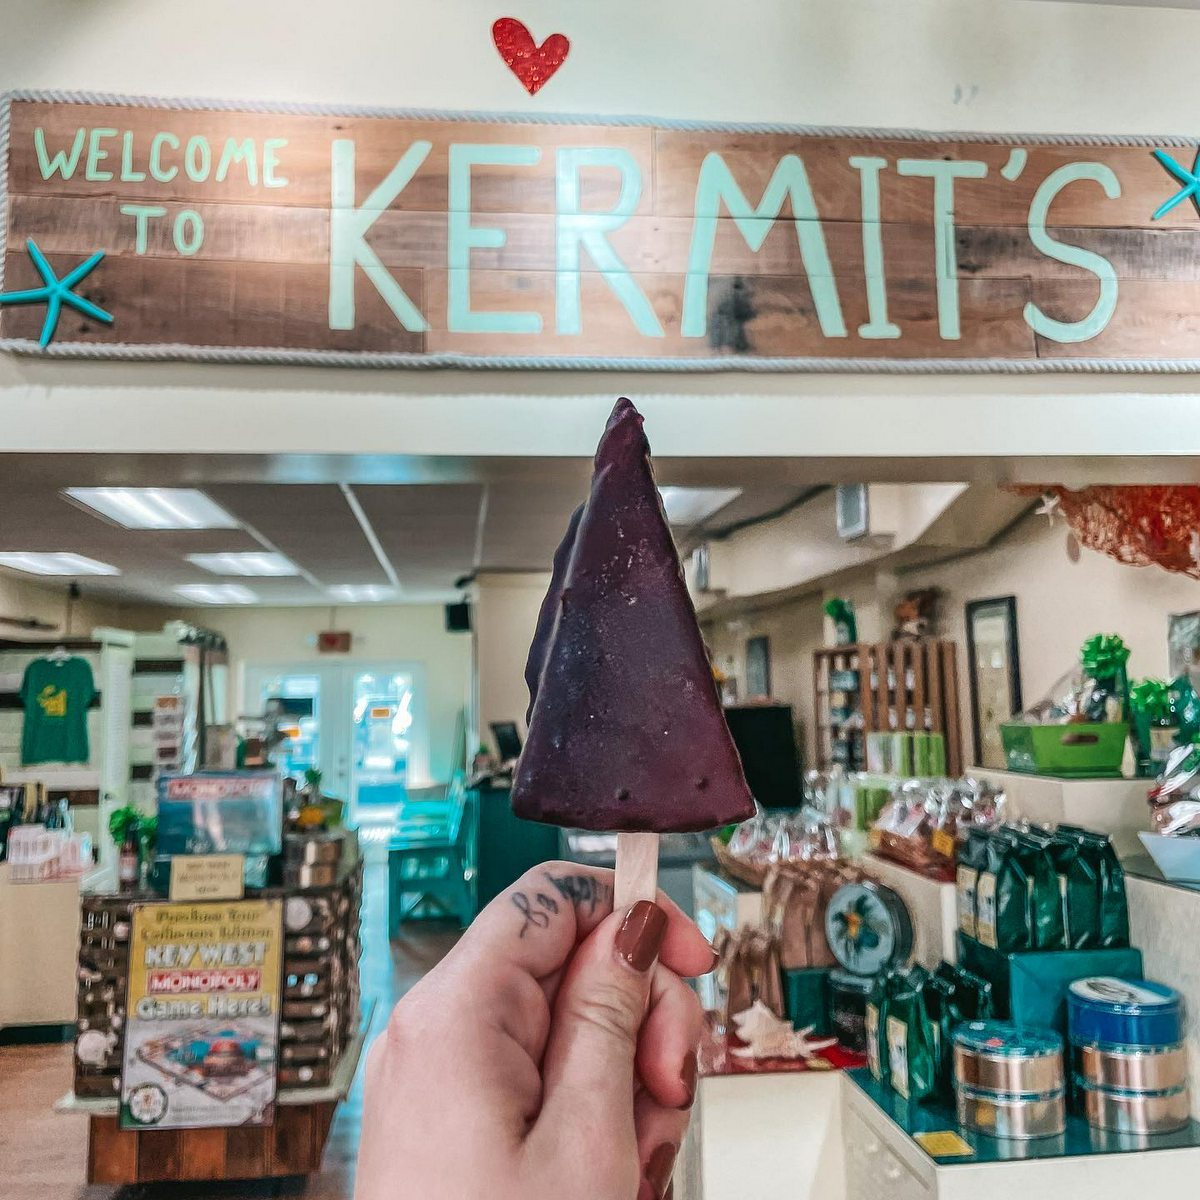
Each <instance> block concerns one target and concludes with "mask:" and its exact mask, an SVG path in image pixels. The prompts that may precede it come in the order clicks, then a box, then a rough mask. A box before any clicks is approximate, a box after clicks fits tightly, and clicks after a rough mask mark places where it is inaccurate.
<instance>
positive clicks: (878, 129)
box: [4, 88, 1197, 146]
mask: <svg viewBox="0 0 1200 1200" xmlns="http://www.w3.org/2000/svg"><path fill="white" fill-rule="evenodd" d="M4 95H5V99H6V100H7V101H11V100H29V101H35V102H39V103H44V104H111V105H125V106H132V107H139V106H142V107H144V106H150V107H154V108H165V109H171V110H174V111H184V112H186V111H192V112H195V111H199V112H252V113H280V114H283V115H287V116H309V117H384V118H392V119H396V120H405V121H474V122H477V123H479V124H482V125H578V124H580V123H583V124H587V125H605V126H612V127H615V128H632V127H646V126H652V127H657V128H662V129H671V130H679V131H682V132H694V133H776V134H789V135H793V136H797V137H867V138H879V139H882V140H887V139H897V140H902V141H934V142H942V141H972V142H979V143H981V144H984V145H1000V146H1008V145H1022V144H1029V145H1039V146H1164V145H1166V146H1195V145H1196V143H1197V139H1196V137H1194V136H1193V137H1187V136H1185V135H1183V134H1164V135H1162V136H1151V135H1147V134H1131V133H1115V134H1103V133H972V132H964V131H958V130H951V131H943V132H940V133H938V132H934V131H932V130H928V129H916V128H912V127H909V128H900V129H891V128H888V127H886V126H867V127H863V126H857V125H797V124H789V123H787V122H781V121H705V120H694V119H691V118H685V117H645V116H637V115H634V114H629V115H600V114H589V113H540V112H504V113H493V112H485V113H480V112H473V111H471V110H470V109H445V108H439V109H421V108H392V107H388V106H386V105H375V104H314V103H298V102H295V101H282V102H278V103H271V102H265V101H261V100H211V99H204V98H197V97H174V98H163V97H159V96H131V95H124V94H120V93H112V92H88V91H74V90H64V89H57V88H51V89H40V88H35V89H28V90H26V89H15V90H12V91H9V92H7V93H5V94H4Z"/></svg>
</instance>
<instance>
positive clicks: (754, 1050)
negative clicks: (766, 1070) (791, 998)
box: [730, 1000, 837, 1060]
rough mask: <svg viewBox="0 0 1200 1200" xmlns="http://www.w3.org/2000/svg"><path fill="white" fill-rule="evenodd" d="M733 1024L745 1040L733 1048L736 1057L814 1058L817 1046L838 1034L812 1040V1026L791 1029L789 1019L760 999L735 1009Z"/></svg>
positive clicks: (825, 1045) (822, 1046)
mask: <svg viewBox="0 0 1200 1200" xmlns="http://www.w3.org/2000/svg"><path fill="white" fill-rule="evenodd" d="M733 1024H734V1026H735V1027H736V1029H737V1035H738V1037H739V1038H740V1039H741V1040H742V1041H743V1042H745V1043H746V1045H745V1046H744V1047H741V1048H738V1049H735V1050H732V1051H731V1052H730V1053H732V1054H733V1055H734V1056H735V1057H737V1058H803V1059H806V1060H813V1059H815V1058H816V1054H817V1051H818V1050H824V1049H826V1048H828V1047H829V1046H834V1045H836V1044H837V1038H823V1039H821V1040H819V1041H812V1040H810V1038H809V1035H810V1034H811V1033H812V1031H813V1026H811V1025H809V1026H808V1027H807V1028H806V1029H798V1030H797V1029H793V1028H792V1023H791V1022H790V1021H787V1020H785V1019H784V1018H782V1017H777V1016H776V1015H775V1014H774V1013H773V1012H772V1011H771V1010H770V1009H769V1008H768V1007H767V1006H766V1005H765V1004H764V1003H763V1002H762V1001H761V1000H755V1002H754V1003H753V1004H752V1005H751V1006H750V1007H749V1008H748V1009H746V1010H745V1011H744V1012H740V1013H736V1014H735V1015H734V1017H733Z"/></svg>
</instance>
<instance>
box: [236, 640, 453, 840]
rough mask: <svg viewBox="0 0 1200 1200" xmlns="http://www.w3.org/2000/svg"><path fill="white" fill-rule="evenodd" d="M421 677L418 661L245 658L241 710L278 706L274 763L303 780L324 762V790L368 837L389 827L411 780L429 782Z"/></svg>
mask: <svg viewBox="0 0 1200 1200" xmlns="http://www.w3.org/2000/svg"><path fill="white" fill-rule="evenodd" d="M421 682H422V672H421V668H420V666H419V665H418V664H413V663H395V662H393V663H346V662H341V663H324V662H322V663H297V664H292V665H288V664H283V665H279V666H259V665H248V666H247V667H246V671H245V676H244V681H243V686H244V699H243V701H242V712H243V714H245V715H247V716H257V715H260V714H264V713H267V712H274V713H277V714H278V716H276V717H275V718H274V723H275V725H276V727H277V728H278V730H279V732H280V733H282V734H283V735H284V737H283V740H282V741H281V742H279V743H278V744H277V746H276V747H275V750H274V753H273V756H272V757H273V760H274V762H275V763H276V765H277V766H278V767H279V768H280V770H282V771H283V773H284V774H286V775H291V776H292V777H294V778H295V779H296V780H297V782H298V783H300V784H303V782H304V772H305V771H306V770H307V769H309V768H310V767H316V768H317V769H319V770H320V771H321V774H322V779H321V788H322V790H323V791H324V792H326V793H327V794H328V795H330V796H334V797H336V798H337V799H339V800H345V801H346V802H347V813H346V819H347V823H348V824H351V825H356V826H360V827H362V829H363V832H364V834H365V835H366V836H367V837H370V834H371V831H372V830H375V831H377V832H383V831H386V829H388V828H390V826H391V825H392V823H393V821H394V820H395V818H396V815H397V812H398V810H399V809H400V806H401V805H402V804H403V803H404V801H405V800H406V799H407V797H408V793H409V788H410V787H412V786H414V785H416V786H424V785H425V784H427V783H428V782H429V781H428V779H427V775H428V769H429V748H428V730H427V729H426V728H425V721H424V710H423V708H422V705H421V700H422V687H421Z"/></svg>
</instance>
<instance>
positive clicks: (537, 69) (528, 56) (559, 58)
mask: <svg viewBox="0 0 1200 1200" xmlns="http://www.w3.org/2000/svg"><path fill="white" fill-rule="evenodd" d="M492 41H493V42H495V43H496V49H497V50H499V51H500V57H501V58H502V59H504V61H505V62H506V63H508V69H509V70H510V71H512V73H513V74H514V75H515V76H516V77H517V78H518V79H519V80H520V81H521V84H522V85H523V86H524V88H525V90H526V91H527V92H528V93H529V94H530V95H531V96H533V95H535V94H536V93H537V92H538V91H539V89H541V88H542V87H543V86H544V85H545V84H547V83H548V82H549V81H550V78H551V77H552V76H553V74H554V73H555V71H557V70H558V68H559V67H561V66H562V65H563V63H564V62H565V61H566V57H567V52H568V51H569V50H570V49H571V43H570V42H569V41H567V39H566V37H565V36H564V35H563V34H561V33H552V34H551V35H550V36H549V37H548V38H547V39H546V40H545V41H544V42H543V43H542V44H541V45H540V46H539V45H538V44H537V43H536V42H535V41H534V40H533V34H531V33H530V32H529V30H528V29H526V28H525V26H524V25H523V24H522V23H521V22H520V21H518V20H517V19H516V17H501V18H500V19H499V20H498V21H497V22H496V23H495V24H494V25H493V26H492Z"/></svg>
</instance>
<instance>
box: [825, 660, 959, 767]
mask: <svg viewBox="0 0 1200 1200" xmlns="http://www.w3.org/2000/svg"><path fill="white" fill-rule="evenodd" d="M813 713H814V718H815V725H816V744H817V766H818V767H819V768H821V769H824V770H827V769H828V768H830V767H831V766H833V765H834V764H840V765H841V766H843V767H845V769H846V770H847V771H863V770H866V766H867V752H866V735H867V734H868V733H878V732H885V733H887V732H890V733H902V732H905V731H908V732H910V733H912V732H920V731H926V732H930V733H940V734H941V735H942V736H943V738H944V739H945V743H946V772H947V774H949V775H961V774H962V770H963V758H962V727H961V720H960V709H959V704H958V649H957V647H956V645H955V643H954V642H951V641H941V640H938V639H936V638H908V639H902V640H899V641H894V642H878V643H863V642H858V643H854V644H851V645H848V646H826V647H823V648H821V649H820V650H816V651H814V652H813Z"/></svg>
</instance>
